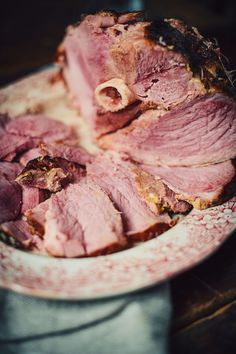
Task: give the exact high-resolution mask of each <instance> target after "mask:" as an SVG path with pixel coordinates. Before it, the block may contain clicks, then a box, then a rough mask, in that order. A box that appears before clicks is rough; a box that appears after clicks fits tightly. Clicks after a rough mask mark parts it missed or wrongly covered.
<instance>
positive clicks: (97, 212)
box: [44, 180, 126, 257]
mask: <svg viewBox="0 0 236 354" xmlns="http://www.w3.org/2000/svg"><path fill="white" fill-rule="evenodd" d="M44 240H45V247H46V249H47V251H48V252H49V253H50V254H52V255H54V256H61V257H63V256H64V257H80V256H85V255H89V256H91V255H95V254H101V253H104V252H110V251H112V250H116V249H119V248H122V247H124V246H125V244H126V240H125V238H124V236H123V228H122V221H121V217H120V214H119V213H118V211H117V210H116V209H115V208H114V206H113V204H112V203H111V201H110V200H109V198H108V197H107V195H106V194H105V193H104V192H103V191H102V190H101V189H100V187H99V186H97V185H96V184H94V183H92V182H91V181H85V180H84V181H81V182H80V183H78V184H74V185H70V186H69V187H68V188H67V189H66V190H63V191H61V192H60V193H57V194H55V195H53V196H52V197H51V198H50V200H49V207H48V210H47V212H46V223H45V234H44Z"/></svg>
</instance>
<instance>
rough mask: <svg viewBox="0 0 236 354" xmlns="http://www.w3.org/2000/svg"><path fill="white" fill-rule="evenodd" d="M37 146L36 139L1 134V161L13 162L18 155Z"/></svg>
mask: <svg viewBox="0 0 236 354" xmlns="http://www.w3.org/2000/svg"><path fill="white" fill-rule="evenodd" d="M36 145H37V141H36V140H35V139H31V138H29V137H27V136H20V135H14V134H9V133H6V132H2V134H1V132H0V160H6V161H12V160H13V159H14V158H15V157H16V155H17V154H19V153H23V152H24V151H27V150H29V149H31V148H33V147H34V146H36Z"/></svg>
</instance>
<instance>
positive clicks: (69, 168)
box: [16, 156, 85, 192]
mask: <svg viewBox="0 0 236 354" xmlns="http://www.w3.org/2000/svg"><path fill="white" fill-rule="evenodd" d="M84 175H85V170H84V169H83V168H82V167H81V166H80V165H78V164H75V163H73V162H70V161H68V160H66V159H63V158H61V157H54V158H52V157H49V156H44V157H39V158H37V159H34V160H31V161H29V162H28V163H27V165H26V167H25V168H24V169H23V171H22V172H21V173H20V174H19V175H18V176H17V178H16V181H17V182H18V183H19V184H20V185H22V186H28V187H36V188H39V189H47V190H49V191H50V192H58V191H60V190H61V189H62V188H65V187H66V186H67V185H68V184H69V183H74V182H77V181H79V180H80V179H81V178H82V177H83V176H84Z"/></svg>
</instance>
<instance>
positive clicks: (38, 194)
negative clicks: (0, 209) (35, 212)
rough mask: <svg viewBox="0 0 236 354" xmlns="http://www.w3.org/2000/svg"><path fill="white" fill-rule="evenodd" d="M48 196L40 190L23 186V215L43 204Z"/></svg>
mask: <svg viewBox="0 0 236 354" xmlns="http://www.w3.org/2000/svg"><path fill="white" fill-rule="evenodd" d="M46 196H47V195H46V193H45V192H44V191H42V190H40V189H38V188H34V187H28V186H24V185H23V186H22V206H21V213H22V214H24V213H25V212H26V211H27V210H29V209H33V208H34V207H36V205H38V204H39V203H42V202H43V201H44V200H45V199H46Z"/></svg>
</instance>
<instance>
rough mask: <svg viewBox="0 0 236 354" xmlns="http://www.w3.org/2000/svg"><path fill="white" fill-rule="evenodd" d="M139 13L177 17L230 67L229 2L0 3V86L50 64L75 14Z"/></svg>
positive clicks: (234, 30)
mask: <svg viewBox="0 0 236 354" xmlns="http://www.w3.org/2000/svg"><path fill="white" fill-rule="evenodd" d="M104 8H105V9H115V10H117V11H122V10H128V9H129V10H135V9H140V8H143V9H145V10H146V12H147V14H148V16H149V17H152V18H155V17H157V16H164V17H177V18H180V19H183V20H184V21H186V22H187V23H188V24H190V25H194V26H197V27H198V28H199V29H200V30H201V31H202V32H203V33H204V34H205V35H206V36H207V37H210V38H217V39H218V41H219V44H220V46H221V48H222V51H223V53H224V54H225V55H226V56H227V57H228V58H229V59H230V61H231V67H236V49H235V46H236V21H235V18H236V1H235V0H220V1H219V0H192V1H189V0H177V1H175V0H162V1H161V0H156V1H147V0H146V1H142V0H130V1H124V0H123V1H122V0H121V1H115V0H103V1H92V0H85V1H79V0H41V1H29V0H21V1H20V0H18V1H17V0H8V1H7V0H5V1H4V2H2V4H1V8H0V85H2V84H5V83H8V82H10V81H12V80H14V79H16V78H18V77H21V76H22V75H24V74H26V73H29V72H31V71H33V70H35V69H36V68H38V67H40V66H42V65H45V64H47V63H50V62H52V61H53V59H54V53H55V49H56V47H57V45H58V43H59V42H60V41H61V39H62V37H63V35H64V31H65V27H66V26H67V25H68V24H71V23H75V22H77V21H78V20H79V18H80V14H81V13H89V12H94V11H97V10H100V9H104Z"/></svg>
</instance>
